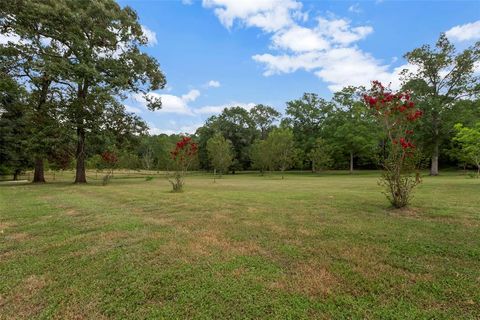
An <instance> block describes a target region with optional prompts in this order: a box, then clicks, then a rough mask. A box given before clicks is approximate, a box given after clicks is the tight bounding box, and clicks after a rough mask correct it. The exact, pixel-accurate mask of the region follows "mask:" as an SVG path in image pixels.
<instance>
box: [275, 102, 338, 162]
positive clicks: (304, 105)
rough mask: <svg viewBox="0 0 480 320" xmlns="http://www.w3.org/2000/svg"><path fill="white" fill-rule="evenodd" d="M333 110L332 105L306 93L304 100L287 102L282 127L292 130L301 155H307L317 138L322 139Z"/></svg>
mask: <svg viewBox="0 0 480 320" xmlns="http://www.w3.org/2000/svg"><path fill="white" fill-rule="evenodd" d="M332 110H333V104H332V103H330V102H328V101H326V100H325V99H322V98H320V97H318V95H316V94H314V93H305V94H304V95H303V96H302V98H300V99H297V100H292V101H289V102H287V108H286V111H285V115H286V117H285V118H284V119H283V120H282V126H283V127H289V128H291V129H292V131H293V135H294V138H295V144H296V146H297V148H298V149H299V150H300V151H301V154H303V155H307V154H308V153H309V152H310V150H311V149H312V148H313V146H314V145H315V141H316V140H317V138H320V137H322V134H323V129H322V128H323V124H324V122H325V120H326V119H327V118H328V116H329V114H330V113H331V112H332Z"/></svg>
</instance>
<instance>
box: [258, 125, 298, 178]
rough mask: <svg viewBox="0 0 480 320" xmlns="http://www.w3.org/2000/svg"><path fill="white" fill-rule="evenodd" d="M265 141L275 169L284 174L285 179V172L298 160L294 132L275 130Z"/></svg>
mask: <svg viewBox="0 0 480 320" xmlns="http://www.w3.org/2000/svg"><path fill="white" fill-rule="evenodd" d="M265 141H266V143H267V145H268V149H267V150H268V151H269V152H270V157H271V159H272V164H273V167H274V168H275V169H277V170H280V171H281V172H282V179H283V178H284V172H285V170H287V169H290V168H291V167H292V166H293V164H294V163H295V160H296V158H297V153H298V151H297V150H296V149H295V141H294V137H293V131H292V130H291V129H288V128H277V129H274V130H272V131H271V132H270V133H269V135H268V138H267V140H265Z"/></svg>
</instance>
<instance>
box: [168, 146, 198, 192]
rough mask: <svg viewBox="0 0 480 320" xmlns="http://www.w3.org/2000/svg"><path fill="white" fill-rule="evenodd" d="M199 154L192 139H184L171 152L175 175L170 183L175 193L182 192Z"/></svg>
mask: <svg viewBox="0 0 480 320" xmlns="http://www.w3.org/2000/svg"><path fill="white" fill-rule="evenodd" d="M197 152H198V145H197V144H196V143H195V142H193V141H192V138H190V137H183V138H182V140H180V141H179V142H177V144H176V145H175V148H174V149H173V150H172V151H171V152H170V156H171V157H172V160H173V163H174V173H173V177H171V178H170V177H169V181H170V183H171V184H172V187H173V191H174V192H180V191H182V189H183V185H184V177H185V174H186V173H187V171H188V168H189V167H190V165H191V164H192V163H193V161H194V160H195V157H196V156H197Z"/></svg>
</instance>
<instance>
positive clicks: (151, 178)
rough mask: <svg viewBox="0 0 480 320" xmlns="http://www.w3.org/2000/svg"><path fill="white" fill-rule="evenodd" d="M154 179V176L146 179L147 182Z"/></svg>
mask: <svg viewBox="0 0 480 320" xmlns="http://www.w3.org/2000/svg"><path fill="white" fill-rule="evenodd" d="M153 178H154V177H152V176H148V177H146V178H145V181H152V180H153Z"/></svg>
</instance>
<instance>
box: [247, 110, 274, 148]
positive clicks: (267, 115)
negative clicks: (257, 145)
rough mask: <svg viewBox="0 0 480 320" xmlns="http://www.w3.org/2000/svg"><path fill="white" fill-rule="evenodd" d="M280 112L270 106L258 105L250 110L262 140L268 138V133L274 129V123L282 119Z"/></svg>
mask: <svg viewBox="0 0 480 320" xmlns="http://www.w3.org/2000/svg"><path fill="white" fill-rule="evenodd" d="M280 116H281V114H280V112H278V111H277V110H275V109H274V108H272V107H270V106H265V105H263V104H258V105H256V106H255V107H253V108H252V109H250V117H251V118H252V120H253V122H254V123H255V126H256V128H257V130H259V131H260V139H262V140H264V139H266V138H267V135H268V132H270V130H271V129H272V126H273V123H274V122H275V121H277V120H279V119H280Z"/></svg>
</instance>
